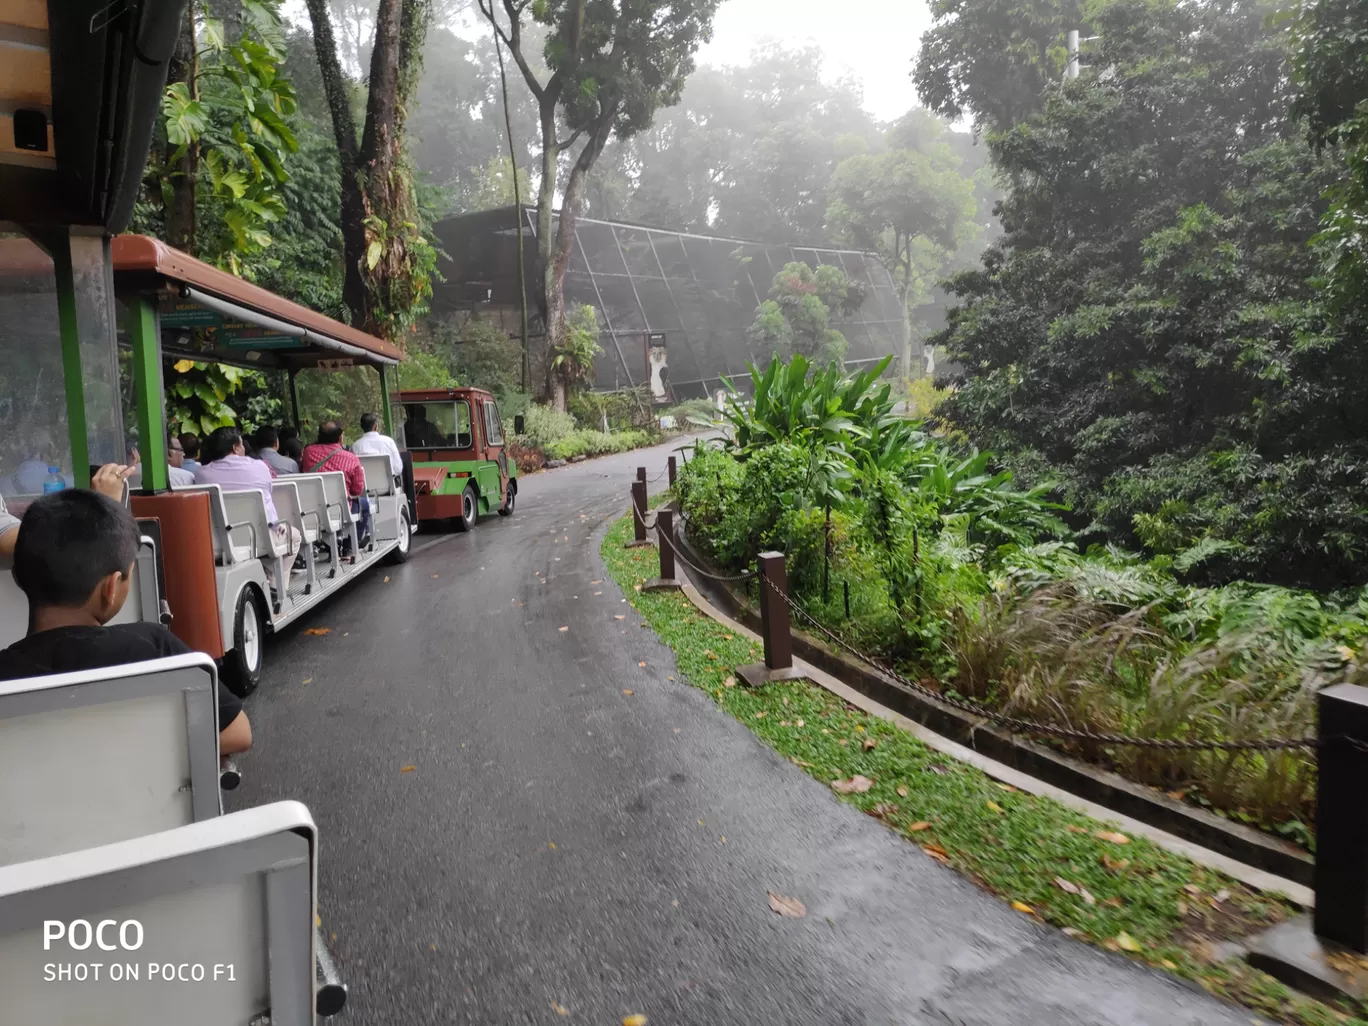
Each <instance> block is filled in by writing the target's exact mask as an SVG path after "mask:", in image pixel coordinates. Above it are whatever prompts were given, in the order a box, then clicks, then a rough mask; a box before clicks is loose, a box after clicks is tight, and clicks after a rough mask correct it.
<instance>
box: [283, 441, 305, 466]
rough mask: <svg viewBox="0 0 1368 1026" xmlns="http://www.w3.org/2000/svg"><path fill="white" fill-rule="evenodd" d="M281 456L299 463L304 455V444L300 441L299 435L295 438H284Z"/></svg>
mask: <svg viewBox="0 0 1368 1026" xmlns="http://www.w3.org/2000/svg"><path fill="white" fill-rule="evenodd" d="M280 454H281V455H282V456H288V457H290V459H292V460H294V461H295V462H296V463H298V462H299V460H300V458H301V457H302V456H303V455H304V443H303V442H301V441H300V440H299V436H298V435H296V436H295V437H294V438H282V439H281V440H280Z"/></svg>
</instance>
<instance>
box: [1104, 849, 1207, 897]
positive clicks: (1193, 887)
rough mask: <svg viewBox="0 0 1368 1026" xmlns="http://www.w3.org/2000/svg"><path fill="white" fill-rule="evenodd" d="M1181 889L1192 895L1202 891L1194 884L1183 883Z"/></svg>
mask: <svg viewBox="0 0 1368 1026" xmlns="http://www.w3.org/2000/svg"><path fill="white" fill-rule="evenodd" d="M1103 858H1106V856H1105V855H1104V856H1103ZM1183 890H1185V891H1187V892H1188V893H1189V894H1191V895H1193V896H1196V895H1198V894H1201V893H1202V889H1201V888H1200V887H1198V886H1197V885H1196V884H1183Z"/></svg>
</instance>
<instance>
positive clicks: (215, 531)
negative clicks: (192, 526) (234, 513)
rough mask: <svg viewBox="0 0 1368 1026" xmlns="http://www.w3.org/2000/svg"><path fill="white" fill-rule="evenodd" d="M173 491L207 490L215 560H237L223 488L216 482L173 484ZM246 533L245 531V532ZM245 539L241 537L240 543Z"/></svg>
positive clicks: (224, 561)
mask: <svg viewBox="0 0 1368 1026" xmlns="http://www.w3.org/2000/svg"><path fill="white" fill-rule="evenodd" d="M171 490H172V491H173V492H205V493H206V494H208V496H209V527H210V531H209V534H210V537H212V538H213V539H214V562H215V563H218V564H220V565H222V564H227V563H234V562H236V561H237V559H236V556H235V554H234V552H233V545H232V539H231V538H230V537H229V535H228V524H229V523H230V521H229V519H228V512H227V510H226V509H225V508H224V505H223V489H222V488H220V487H219V486H218V485H216V484H192V485H172V486H171ZM244 533H245V532H244ZM243 541H245V539H239V544H241V542H243Z"/></svg>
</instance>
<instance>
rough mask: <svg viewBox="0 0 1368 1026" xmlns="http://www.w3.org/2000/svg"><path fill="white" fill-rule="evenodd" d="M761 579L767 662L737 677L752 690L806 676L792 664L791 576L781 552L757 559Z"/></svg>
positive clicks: (744, 669) (762, 630)
mask: <svg viewBox="0 0 1368 1026" xmlns="http://www.w3.org/2000/svg"><path fill="white" fill-rule="evenodd" d="M755 569H756V573H757V574H758V576H759V581H758V583H757V588H758V592H759V595H758V597H759V601H760V640H761V642H763V644H764V646H765V661H764V662H763V663H754V664H752V665H749V666H742V667H739V668H738V669H737V671H736V674H737V676H738V677H740V678H741V679H742V680H744V681H745V682H746V683H747V684H749V685H751V686H752V687H758V686H759V685H761V684H766V683H768V682H770V681H773V680H793V679H795V678H798V677H802V676H803V673H802V671H801V670H799V669H798V668H797V667H795V666H794V665H793V635H792V632H791V629H790V626H789V609H788V573H787V571H786V570H785V568H784V554H783V553H782V552H762V553H760V555H759V556H757V557H756V560H755Z"/></svg>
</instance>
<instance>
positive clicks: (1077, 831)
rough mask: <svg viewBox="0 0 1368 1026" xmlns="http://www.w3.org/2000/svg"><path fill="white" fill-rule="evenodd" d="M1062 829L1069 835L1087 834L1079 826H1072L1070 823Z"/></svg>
mask: <svg viewBox="0 0 1368 1026" xmlns="http://www.w3.org/2000/svg"><path fill="white" fill-rule="evenodd" d="M1064 829H1065V830H1067V831H1068V832H1069V833H1071V834H1086V833H1087V831H1086V830H1084V829H1083V828H1082V827H1081V826H1074V825H1073V824H1072V823H1070V824H1069V825H1068V826H1066V827H1065V828H1064Z"/></svg>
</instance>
